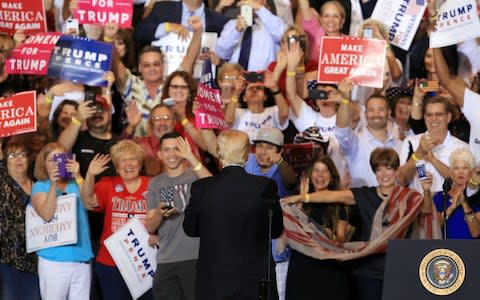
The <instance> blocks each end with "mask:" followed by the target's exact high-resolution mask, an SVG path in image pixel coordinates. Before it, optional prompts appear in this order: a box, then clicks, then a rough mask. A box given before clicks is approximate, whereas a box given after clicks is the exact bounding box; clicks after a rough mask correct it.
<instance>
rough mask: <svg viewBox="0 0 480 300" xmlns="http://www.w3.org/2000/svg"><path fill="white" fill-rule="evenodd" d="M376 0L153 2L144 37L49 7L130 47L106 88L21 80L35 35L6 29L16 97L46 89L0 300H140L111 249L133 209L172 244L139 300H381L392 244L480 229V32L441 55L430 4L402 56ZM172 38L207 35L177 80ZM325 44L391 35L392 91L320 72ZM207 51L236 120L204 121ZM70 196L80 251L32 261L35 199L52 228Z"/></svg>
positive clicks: (8, 170)
mask: <svg viewBox="0 0 480 300" xmlns="http://www.w3.org/2000/svg"><path fill="white" fill-rule="evenodd" d="M376 2H377V1H376V0H367V1H360V0H351V1H343V0H342V1H336V0H329V1H310V0H296V1H287V0H239V1H234V0H219V1H203V2H202V1H201V0H181V1H168V0H136V1H133V3H134V4H133V8H134V14H133V27H132V28H131V29H123V28H122V29H121V28H119V26H118V24H114V23H108V24H102V25H81V26H80V27H79V28H78V30H77V29H72V28H71V27H68V26H66V25H67V23H68V22H69V20H70V19H72V18H73V11H74V10H75V9H76V8H77V6H78V0H59V1H53V0H45V1H44V4H45V9H46V11H47V17H48V20H49V22H48V26H49V30H50V31H53V32H55V31H56V32H62V33H64V34H71V35H80V36H85V37H89V38H91V39H96V40H99V41H102V42H105V43H111V44H113V53H112V66H111V70H109V71H106V72H105V74H104V77H103V78H104V79H105V81H106V82H107V83H108V84H107V86H104V87H90V86H85V85H82V84H79V83H74V82H71V81H66V80H58V79H52V78H47V77H45V76H36V75H25V74H23V75H12V74H8V73H7V72H6V71H5V63H6V62H7V58H8V56H9V54H10V53H11V52H12V50H13V49H14V48H15V47H16V46H19V45H20V44H21V43H22V42H23V41H24V40H25V39H26V36H25V34H24V33H23V32H22V31H17V32H16V33H15V35H13V36H9V35H7V34H3V33H1V34H0V68H1V69H0V97H9V96H11V95H13V94H15V93H18V92H22V91H30V90H35V91H36V99H37V103H36V105H37V130H36V131H35V132H31V133H26V134H19V135H14V136H10V137H3V138H0V146H1V151H0V170H4V172H3V174H4V176H3V177H2V178H0V299H49V300H50V299H132V296H131V294H130V292H129V289H128V287H127V285H126V283H125V281H124V279H123V277H122V274H121V272H120V270H119V268H118V267H117V266H116V263H115V261H114V259H113V258H112V256H111V255H110V253H109V251H108V250H107V248H106V246H105V244H104V241H105V240H106V239H107V238H108V237H109V236H111V235H112V234H113V233H114V232H116V231H117V230H118V229H119V228H121V227H122V226H123V225H124V224H125V223H127V222H128V220H129V219H130V218H138V219H140V220H141V221H142V223H143V224H144V225H145V228H146V229H147V231H148V232H149V234H150V238H149V241H148V243H149V245H150V246H151V247H155V248H156V251H157V252H156V253H157V254H156V262H157V267H156V272H155V276H154V278H153V287H152V289H151V290H149V291H148V292H146V293H145V294H143V295H142V297H141V298H140V299H159V300H163V299H178V300H181V299H186V300H189V299H205V300H212V299H218V300H224V299H281V300H283V299H291V300H309V299H312V300H313V299H320V298H322V299H346V300H350V299H352V300H353V299H358V300H375V299H381V298H382V287H383V278H384V271H385V252H386V245H387V243H388V240H389V239H394V238H412V239H413V238H424V239H433V238H441V230H440V228H441V227H442V226H445V225H447V228H448V230H447V231H446V236H444V238H446V239H476V238H478V237H480V193H479V189H480V167H479V165H480V163H478V161H479V160H480V123H479V120H480V115H479V114H480V110H478V108H477V107H476V104H478V103H480V55H479V54H480V39H479V38H477V39H473V40H469V41H463V42H462V43H460V44H458V45H454V46H448V47H444V48H429V34H430V32H431V31H432V30H434V26H435V22H436V20H437V3H436V2H437V1H435V0H428V1H427V8H426V10H425V14H424V16H423V18H422V20H421V22H420V25H419V27H418V29H417V32H416V34H415V37H414V39H413V41H412V45H411V47H410V50H408V51H405V50H402V49H400V48H398V47H395V46H394V45H391V44H390V43H389V35H388V30H387V27H386V26H385V25H384V24H382V23H381V22H379V21H377V20H373V19H371V18H370V17H371V15H372V12H373V10H374V8H375V5H376ZM242 6H250V7H251V8H252V10H253V15H252V23H251V24H249V22H250V20H248V18H246V16H245V14H244V13H243V12H244V10H243V9H241V7H242ZM204 32H213V33H214V34H216V35H217V37H218V38H217V41H216V45H215V47H214V48H211V49H203V48H202V46H201V45H202V34H203V33H204ZM170 34H176V35H178V38H179V39H182V40H185V39H188V40H190V42H189V45H188V49H187V50H186V54H185V57H184V58H183V61H182V62H181V63H180V65H179V67H178V69H177V70H175V71H173V72H171V73H169V74H166V72H165V70H166V68H167V66H166V64H167V62H166V59H165V53H163V52H162V51H161V50H160V49H159V48H158V47H156V46H154V45H155V44H156V42H157V41H158V40H160V39H162V38H164V37H165V36H167V35H170ZM325 36H338V37H342V36H357V37H365V38H373V39H381V40H384V41H386V51H385V72H384V76H383V86H382V87H381V88H370V87H365V86H360V85H358V84H356V83H355V82H354V81H352V79H351V78H349V77H348V76H347V77H345V78H343V79H342V80H341V81H340V82H338V83H337V84H331V83H324V82H317V78H318V70H317V68H318V66H319V51H320V44H321V41H322V38H323V37H325ZM198 59H200V60H202V61H207V62H209V63H211V65H212V68H213V69H214V70H215V72H214V73H215V74H216V78H215V82H214V84H213V85H214V88H217V89H218V90H219V93H220V98H221V99H222V102H223V103H222V109H223V111H224V118H225V121H226V124H227V125H228V126H229V128H228V129H224V130H220V129H211V128H201V126H199V125H198V124H197V123H196V118H195V112H196V109H197V108H198V103H197V101H196V96H197V89H198V85H199V78H196V76H194V65H195V62H196V61H197V60H198ZM252 74H253V75H254V76H253V77H255V78H253V79H252ZM91 91H93V92H94V94H95V95H94V97H93V98H94V99H88V100H85V98H86V97H85V95H86V94H87V93H88V92H91ZM475 120H477V121H475ZM287 144H305V145H307V147H308V149H311V150H312V154H311V155H310V156H308V159H309V160H310V161H309V162H307V164H303V165H301V164H299V163H298V160H296V159H291V157H288V153H287V151H286V149H287V148H285V145H287ZM71 153H72V154H73V155H70V154H71ZM289 153H290V154H291V152H289ZM59 155H60V156H62V155H63V157H66V159H67V162H66V165H65V170H66V171H67V172H68V173H69V174H70V176H64V174H61V173H62V172H61V170H59V165H58V164H57V159H56V158H57V157H58V156H59ZM297 158H298V157H297ZM300 160H301V161H302V162H305V157H302V158H301V159H300ZM299 165H300V166H299ZM299 168H300V169H299ZM419 169H420V172H419V171H418V170H419ZM448 178H451V181H452V182H453V184H452V188H451V189H450V190H445V189H444V188H443V187H444V186H445V185H444V182H445V180H448ZM62 195H74V196H75V198H76V211H77V213H76V220H77V226H76V228H77V242H76V243H74V244H70V245H64V246H55V247H49V248H45V249H41V250H38V251H36V252H35V253H27V251H26V230H25V222H26V221H25V218H26V217H28V216H26V207H27V206H29V205H31V206H32V207H33V209H34V211H35V212H36V214H38V216H40V217H41V219H43V220H44V221H45V222H50V221H51V220H52V219H54V216H55V212H56V209H57V201H58V198H59V197H61V196H62ZM444 197H446V198H447V201H446V203H447V205H444ZM400 206H401V207H402V209H399V207H400ZM282 209H283V213H282ZM293 213H295V214H298V215H299V216H301V218H299V221H298V222H297V225H298V226H299V227H298V228H297V229H298V230H301V228H302V226H305V227H307V226H312V224H313V226H314V227H315V228H316V230H318V234H319V235H320V236H322V237H324V238H322V239H320V240H316V241H315V243H318V244H316V247H314V248H315V249H313V248H311V247H310V248H309V247H308V245H307V244H305V245H302V244H301V242H299V239H295V235H293V234H289V230H293V229H292V228H290V227H288V226H287V224H286V223H287V222H286V220H287V218H288V217H289V216H290V214H293ZM282 214H283V217H282ZM426 217H429V218H426ZM421 218H423V219H428V220H429V221H430V222H431V223H429V224H427V223H426V222H423V224H424V225H425V226H429V230H425V228H420V227H419V226H418V225H416V224H419V223H422V222H414V221H415V220H418V219H421ZM284 222H285V228H284V225H283V224H284ZM309 228H311V227H309ZM387 229H388V230H387ZM387 231H388V233H386V232H387ZM290 232H291V231H290ZM425 232H429V234H425ZM303 234H305V235H307V233H305V232H303ZM271 239H273V240H272V243H271V244H270V242H271V241H270V240H271ZM350 242H365V243H367V244H370V245H371V247H369V248H368V247H367V248H368V249H369V250H368V251H364V250H359V251H358V252H355V251H353V254H352V249H353V248H351V247H346V245H349V243H350ZM319 249H320V250H319ZM332 249H335V251H332ZM259 291H260V292H259ZM259 293H260V296H259ZM258 297H261V298H258Z"/></svg>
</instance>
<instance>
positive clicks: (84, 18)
mask: <svg viewBox="0 0 480 300" xmlns="http://www.w3.org/2000/svg"><path fill="white" fill-rule="evenodd" d="M73 17H74V18H75V19H78V21H79V23H80V24H100V25H104V24H106V23H115V24H118V26H119V27H120V28H130V27H132V18H133V2H132V0H78V9H76V10H75V11H74V12H73Z"/></svg>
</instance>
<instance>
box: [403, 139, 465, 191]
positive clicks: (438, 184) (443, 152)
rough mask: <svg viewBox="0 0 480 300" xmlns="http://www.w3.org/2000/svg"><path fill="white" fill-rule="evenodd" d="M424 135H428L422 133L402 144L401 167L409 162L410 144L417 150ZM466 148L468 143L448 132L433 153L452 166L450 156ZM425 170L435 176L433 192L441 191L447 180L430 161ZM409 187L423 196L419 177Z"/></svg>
mask: <svg viewBox="0 0 480 300" xmlns="http://www.w3.org/2000/svg"><path fill="white" fill-rule="evenodd" d="M424 134H426V133H421V134H417V135H414V136H411V137H407V138H405V140H404V141H403V144H402V149H401V150H400V165H403V164H405V163H406V162H407V158H408V153H409V148H410V147H409V142H410V143H411V144H412V148H413V150H415V149H417V148H418V145H419V143H420V138H421V137H422V136H423V135H424ZM464 147H467V143H465V142H464V141H462V140H460V139H458V138H456V137H454V136H453V135H451V134H450V132H448V133H447V136H446V137H445V139H444V140H443V142H442V143H441V144H440V145H438V146H436V147H435V148H433V149H432V151H433V155H434V156H435V157H436V158H437V159H438V160H440V161H441V162H442V163H444V164H445V165H447V166H450V162H449V157H450V154H452V152H453V151H454V150H456V149H458V148H464ZM425 168H426V170H427V172H429V173H432V176H433V183H432V187H431V190H432V192H438V191H441V190H442V185H443V181H444V180H445V178H444V177H443V176H442V175H440V173H439V172H438V171H437V169H436V168H435V167H434V166H433V165H432V164H431V163H430V162H428V161H425ZM409 186H410V188H413V189H416V190H417V191H418V192H419V193H421V194H423V188H422V185H421V183H420V180H419V179H418V176H417V175H415V177H414V178H413V180H411V181H410V184H409Z"/></svg>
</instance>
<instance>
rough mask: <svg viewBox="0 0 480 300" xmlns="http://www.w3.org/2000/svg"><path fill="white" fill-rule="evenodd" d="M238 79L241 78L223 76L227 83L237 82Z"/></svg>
mask: <svg viewBox="0 0 480 300" xmlns="http://www.w3.org/2000/svg"><path fill="white" fill-rule="evenodd" d="M237 79H240V77H238V76H228V75H225V76H223V80H225V81H227V80H228V81H234V80H237Z"/></svg>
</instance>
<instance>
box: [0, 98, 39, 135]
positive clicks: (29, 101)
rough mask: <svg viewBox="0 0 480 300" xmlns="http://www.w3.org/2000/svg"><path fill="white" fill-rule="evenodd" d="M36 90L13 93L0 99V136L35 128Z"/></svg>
mask: <svg viewBox="0 0 480 300" xmlns="http://www.w3.org/2000/svg"><path fill="white" fill-rule="evenodd" d="M36 103H37V102H36V92H35V91H28V92H21V93H18V94H14V95H12V96H10V97H7V98H3V99H1V100H0V137H5V136H11V135H16V134H21V133H26V132H32V131H36V130H37V105H36Z"/></svg>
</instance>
